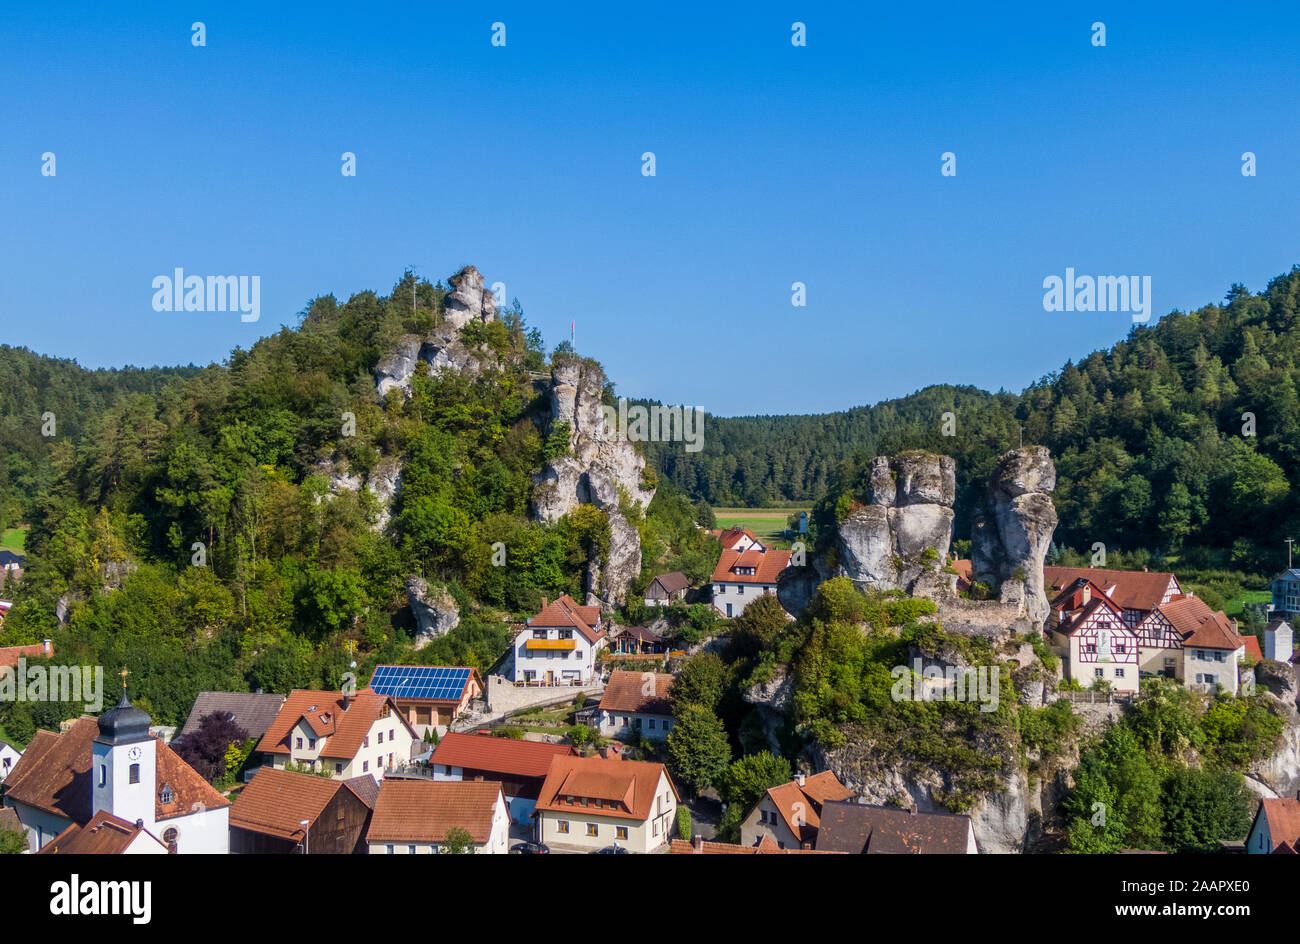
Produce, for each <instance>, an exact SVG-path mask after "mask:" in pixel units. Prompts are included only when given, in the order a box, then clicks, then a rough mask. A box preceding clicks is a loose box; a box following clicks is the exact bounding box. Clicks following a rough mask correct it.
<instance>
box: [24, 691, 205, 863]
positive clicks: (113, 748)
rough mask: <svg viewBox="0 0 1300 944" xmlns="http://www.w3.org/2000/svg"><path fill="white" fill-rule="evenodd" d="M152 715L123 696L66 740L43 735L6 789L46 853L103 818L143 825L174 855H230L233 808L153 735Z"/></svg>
mask: <svg viewBox="0 0 1300 944" xmlns="http://www.w3.org/2000/svg"><path fill="white" fill-rule="evenodd" d="M150 722H151V719H150V717H149V715H147V714H146V713H145V712H143V711H141V710H140V709H139V708H135V707H133V706H132V705H131V703H130V702H129V701H127V698H126V695H125V694H123V696H122V700H121V701H120V702H119V703H118V705H117V707H116V708H114V709H113V710H112V711H107V712H105V713H104V714H103V715H101V716H100V717H99V718H98V719H95V718H89V717H82V718H79V719H77V720H76V721H74V722H72V723H70V725H69V726H68V729H67V730H66V731H65V732H64V733H62V734H53V733H51V732H49V731H45V730H38V731H37V732H36V736H35V737H34V738H32V741H31V743H30V744H28V745H27V750H26V751H24V752H23V757H22V760H21V761H19V762H18V763H17V764H16V765H15V766H14V769H13V772H12V773H11V774H10V775H9V777H8V778H7V779H6V781H5V798H4V801H5V805H6V806H10V807H12V808H13V809H14V810H15V811H16V812H17V814H18V819H19V821H20V822H21V823H22V824H23V828H24V829H26V830H27V834H28V840H29V843H30V845H31V846H32V847H33V848H35V849H39V848H41V847H43V846H45V845H46V844H48V843H50V842H51V841H53V840H54V838H55V837H56V836H59V835H60V834H61V833H63V832H64V831H65V830H67V829H68V827H69V826H73V825H76V826H79V827H86V826H87V825H88V824H89V823H90V822H91V820H92V819H93V818H94V817H95V815H96V814H97V813H101V812H103V813H107V814H109V815H111V816H114V817H117V818H118V819H120V820H122V821H124V822H127V823H132V824H134V823H136V822H139V823H141V824H142V825H143V828H144V829H145V830H147V831H148V832H149V833H150V834H151V835H153V836H155V837H156V838H158V839H159V840H161V841H162V843H163V844H164V845H165V846H166V847H167V848H168V849H170V850H174V851H175V852H179V853H187V854H189V853H205V854H213V853H215V854H219V855H225V854H226V853H227V852H228V851H229V848H230V828H229V818H228V814H229V807H230V801H229V800H227V799H226V798H225V797H223V796H222V795H221V794H220V793H218V792H217V791H216V790H214V789H213V788H212V787H211V785H210V784H209V783H208V782H207V781H206V780H204V779H203V778H202V777H201V776H199V774H198V773H197V772H196V771H195V770H194V768H192V767H190V765H189V764H187V763H185V762H184V761H183V760H181V759H180V757H178V756H177V755H176V753H175V752H174V751H172V749H171V748H170V747H168V746H167V745H166V744H163V743H162V742H161V741H160V740H158V739H157V738H155V737H153V736H152V735H150V734H149V725H150Z"/></svg>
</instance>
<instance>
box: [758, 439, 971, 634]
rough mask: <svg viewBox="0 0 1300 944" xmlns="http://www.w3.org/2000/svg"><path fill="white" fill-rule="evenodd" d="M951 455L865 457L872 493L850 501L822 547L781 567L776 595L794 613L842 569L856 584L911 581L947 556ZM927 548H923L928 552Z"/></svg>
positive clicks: (910, 584) (911, 584)
mask: <svg viewBox="0 0 1300 944" xmlns="http://www.w3.org/2000/svg"><path fill="white" fill-rule="evenodd" d="M956 468H957V467H956V463H954V462H953V460H952V457H951V456H941V455H936V454H934V453H929V452H905V453H900V454H899V455H897V456H895V457H894V458H893V459H892V460H891V459H890V458H889V457H887V456H876V458H875V459H873V460H872V462H871V478H870V491H871V501H870V503H869V504H866V505H858V506H856V507H854V508H853V509H852V510H851V511H850V512H849V514H848V516H847V517H845V519H844V520H843V521H841V522H840V524H839V527H838V528H837V529H836V534H835V538H834V543H833V545H832V546H831V553H830V554H829V555H827V554H825V553H823V554H820V555H818V556H817V557H816V558H814V559H813V560H812V561H811V564H810V566H809V567H806V568H790V569H789V570H788V571H787V572H786V573H785V574H782V576H781V580H780V582H779V583H778V586H777V598H778V599H780V601H781V604H782V605H783V606H784V607H785V608H786V610H787V611H789V612H791V613H798V612H799V611H800V610H802V609H803V608H804V607H805V606H807V605H808V601H809V600H810V599H811V598H812V594H813V593H814V592H815V591H816V589H817V586H818V585H819V584H820V583H821V582H822V581H824V580H829V579H830V578H831V577H839V576H847V577H849V578H850V579H852V580H853V582H854V583H855V584H857V585H858V586H859V587H862V588H866V587H872V588H875V589H879V590H907V591H909V592H911V591H914V590H916V589H917V586H918V583H920V582H922V581H924V580H925V578H927V577H928V576H929V575H930V574H932V573H933V572H934V571H935V570H936V569H937V568H938V567H939V566H940V563H941V562H942V561H944V560H946V559H947V555H948V549H949V547H950V546H951V544H952V522H953V510H952V506H953V501H954V499H955V497H956V494H957V475H956ZM927 551H928V553H927Z"/></svg>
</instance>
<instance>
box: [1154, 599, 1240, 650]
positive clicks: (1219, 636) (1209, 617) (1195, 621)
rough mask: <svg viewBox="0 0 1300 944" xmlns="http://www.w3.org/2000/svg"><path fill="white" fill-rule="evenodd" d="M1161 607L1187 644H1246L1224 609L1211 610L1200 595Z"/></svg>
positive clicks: (1201, 646)
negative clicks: (1224, 612)
mask: <svg viewBox="0 0 1300 944" xmlns="http://www.w3.org/2000/svg"><path fill="white" fill-rule="evenodd" d="M1159 609H1160V612H1161V613H1162V614H1163V615H1164V617H1165V619H1167V620H1169V622H1170V623H1171V624H1172V625H1173V627H1174V629H1176V630H1178V632H1179V633H1180V634H1181V635H1182V637H1183V645H1184V646H1185V647H1194V648H1198V649H1240V648H1241V647H1242V646H1243V645H1245V642H1244V641H1243V640H1242V638H1241V637H1240V636H1239V635H1237V630H1236V628H1235V627H1234V626H1233V625H1232V622H1231V620H1229V619H1228V617H1227V616H1226V615H1224V614H1223V613H1222V612H1218V613H1216V612H1215V611H1214V610H1211V609H1210V607H1209V605H1208V604H1207V603H1206V602H1205V601H1204V600H1202V599H1201V598H1200V597H1192V596H1182V597H1178V598H1177V599H1174V600H1170V601H1169V602H1168V603H1166V604H1164V605H1163V606H1161V607H1159Z"/></svg>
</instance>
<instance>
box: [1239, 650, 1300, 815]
mask: <svg viewBox="0 0 1300 944" xmlns="http://www.w3.org/2000/svg"><path fill="white" fill-rule="evenodd" d="M1262 664H1263V663H1261V665H1262ZM1259 694H1260V696H1261V697H1262V698H1263V699H1264V700H1265V701H1267V702H1268V703H1269V707H1271V708H1273V710H1275V711H1276V712H1277V713H1278V714H1279V715H1280V716H1281V717H1282V719H1283V722H1284V723H1283V726H1282V736H1281V738H1280V739H1279V741H1278V745H1277V747H1276V748H1275V749H1274V750H1273V752H1272V753H1271V754H1269V755H1268V756H1267V757H1265V758H1263V759H1261V760H1257V761H1255V762H1254V763H1252V764H1251V765H1250V767H1249V768H1248V769H1247V771H1246V773H1247V775H1248V776H1249V777H1251V778H1252V779H1254V780H1256V781H1258V782H1259V783H1261V784H1263V785H1264V786H1266V787H1268V788H1269V789H1270V790H1272V791H1273V793H1274V795H1276V796H1283V797H1293V796H1296V795H1297V791H1300V714H1298V713H1297V712H1296V706H1295V701H1294V696H1292V697H1291V698H1279V697H1277V696H1276V695H1274V694H1273V693H1272V692H1271V691H1268V690H1262V686H1261V687H1260V689H1259Z"/></svg>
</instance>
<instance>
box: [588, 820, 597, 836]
mask: <svg viewBox="0 0 1300 944" xmlns="http://www.w3.org/2000/svg"><path fill="white" fill-rule="evenodd" d="M599 831H600V830H599V827H598V826H597V825H596V824H595V823H588V824H587V835H588V836H595V835H597V833H598V832H599Z"/></svg>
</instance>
